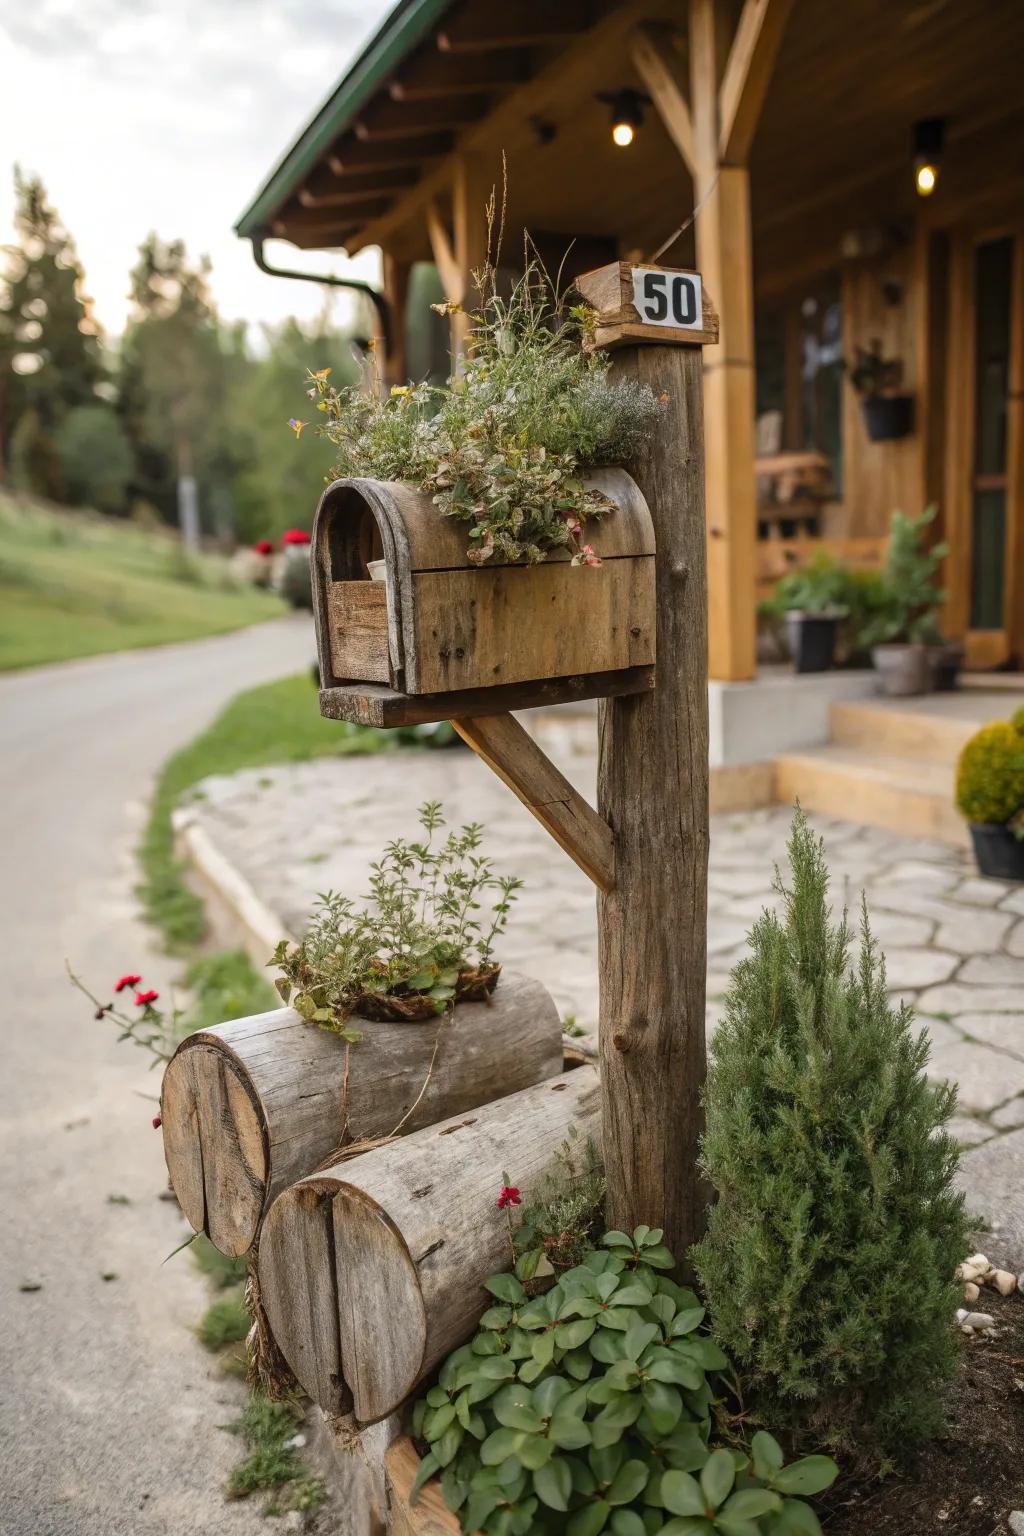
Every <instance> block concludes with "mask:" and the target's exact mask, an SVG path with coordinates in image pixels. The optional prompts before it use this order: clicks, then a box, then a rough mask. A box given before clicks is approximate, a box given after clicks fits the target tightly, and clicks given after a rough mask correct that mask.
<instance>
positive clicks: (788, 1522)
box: [773, 1499, 821, 1536]
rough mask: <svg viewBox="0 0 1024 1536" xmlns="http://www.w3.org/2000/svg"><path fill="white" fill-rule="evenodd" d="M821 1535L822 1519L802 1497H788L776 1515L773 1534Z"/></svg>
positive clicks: (780, 1535)
mask: <svg viewBox="0 0 1024 1536" xmlns="http://www.w3.org/2000/svg"><path fill="white" fill-rule="evenodd" d="M776 1533H777V1536H821V1521H820V1520H819V1519H818V1517H817V1515H816V1514H815V1512H814V1510H813V1509H812V1508H811V1506H810V1505H809V1504H805V1503H804V1502H803V1500H802V1499H787V1500H786V1502H785V1503H784V1504H783V1506H782V1513H781V1514H779V1515H778V1516H777V1517H776V1520H775V1525H774V1530H773V1536H776Z"/></svg>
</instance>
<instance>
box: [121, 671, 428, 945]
mask: <svg viewBox="0 0 1024 1536" xmlns="http://www.w3.org/2000/svg"><path fill="white" fill-rule="evenodd" d="M452 736H453V733H452V728H451V726H450V725H445V726H441V727H413V728H410V729H405V728H399V729H398V730H389V731H377V730H373V729H371V728H370V727H368V726H361V725H346V724H344V723H343V722H341V721H339V720H325V719H324V718H323V717H322V715H321V714H320V710H319V707H318V705H317V695H316V688H315V686H314V684H313V681H312V678H311V677H310V676H309V675H308V674H307V673H300V674H299V675H298V676H297V677H285V678H281V679H280V680H279V681H278V682H275V683H264V684H262V685H261V686H260V687H258V688H250V689H248V690H247V691H246V692H245V693H240V694H239V695H238V696H237V698H234V699H232V701H231V703H230V704H229V705H228V706H227V708H226V709H224V710H223V712H222V713H221V714H220V715H218V717H217V719H216V720H215V721H214V722H213V724H212V725H211V726H210V727H209V729H208V730H206V731H204V732H203V733H202V735H201V736H197V737H196V739H195V741H192V742H190V743H189V745H188V746H187V747H183V748H182V749H181V751H180V752H176V753H175V754H174V756H173V757H171V758H169V759H168V761H167V762H166V763H165V764H164V767H163V770H162V771H161V774H160V778H159V780H158V781H157V787H156V793H155V795H154V797H153V803H152V806H151V809H150V819H149V825H148V827H147V829H146V835H145V838H144V840H143V843H142V847H141V849H140V850H139V856H140V859H141V862H142V870H143V876H144V879H143V884H142V887H141V891H140V894H141V896H142V899H143V902H144V904H145V906H146V910H147V913H148V915H149V917H150V920H151V921H152V922H153V923H155V924H156V926H157V927H158V928H160V929H161V930H162V932H163V935H164V938H165V940H166V942H167V944H168V946H169V948H171V949H173V950H182V949H187V948H189V947H190V946H192V945H195V944H197V943H198V942H199V940H200V939H201V938H202V936H203V928H204V920H203V908H202V903H201V902H200V901H199V899H198V897H196V896H194V895H193V894H192V892H191V891H190V890H189V889H188V887H187V886H186V885H185V883H184V881H183V880H182V878H181V869H180V866H179V864H178V862H177V860H176V859H175V857H174V849H173V837H172V830H171V812H172V811H173V810H174V808H175V806H176V805H177V804H178V803H179V802H180V800H181V799H182V797H183V796H185V795H186V793H187V791H188V790H190V789H191V788H192V786H193V785H194V784H198V783H199V780H200V779H205V778H207V777H208V775H210V774H213V773H236V772H237V771H238V770H239V769H240V768H260V767H263V766H265V765H268V764H271V763H293V762H302V761H305V760H307V759H309V758H313V757H343V756H349V755H351V754H353V753H366V752H387V751H390V750H392V749H393V748H395V747H398V746H409V745H419V746H424V745H436V746H444V745H446V744H448V743H449V742H450V741H451V740H452ZM268 958H269V956H268Z"/></svg>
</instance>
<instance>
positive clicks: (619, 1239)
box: [601, 1230, 633, 1248]
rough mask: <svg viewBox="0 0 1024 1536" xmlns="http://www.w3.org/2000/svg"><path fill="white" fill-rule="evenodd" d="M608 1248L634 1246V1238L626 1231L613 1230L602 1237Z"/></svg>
mask: <svg viewBox="0 0 1024 1536" xmlns="http://www.w3.org/2000/svg"><path fill="white" fill-rule="evenodd" d="M601 1241H602V1243H603V1244H604V1246H605V1247H606V1248H632V1246H633V1239H632V1238H631V1237H630V1236H629V1235H628V1234H627V1233H625V1232H618V1231H615V1230H612V1231H611V1232H606V1233H605V1235H604V1237H602V1239H601Z"/></svg>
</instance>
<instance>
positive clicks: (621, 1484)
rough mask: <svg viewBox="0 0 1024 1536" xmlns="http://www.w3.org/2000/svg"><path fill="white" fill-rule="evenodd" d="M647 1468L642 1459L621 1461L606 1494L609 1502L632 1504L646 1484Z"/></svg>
mask: <svg viewBox="0 0 1024 1536" xmlns="http://www.w3.org/2000/svg"><path fill="white" fill-rule="evenodd" d="M648 1472H649V1468H648V1466H647V1463H646V1462H643V1461H636V1460H635V1461H626V1462H623V1464H622V1466H621V1467H620V1468H619V1470H618V1472H617V1473H616V1474H615V1477H614V1479H613V1481H612V1485H611V1487H610V1488H609V1489H608V1493H607V1495H606V1497H607V1499H608V1503H609V1504H632V1502H633V1500H634V1499H636V1498H639V1496H640V1494H641V1493H643V1491H644V1489H645V1488H646V1486H647V1476H648Z"/></svg>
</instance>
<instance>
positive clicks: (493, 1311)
mask: <svg viewBox="0 0 1024 1536" xmlns="http://www.w3.org/2000/svg"><path fill="white" fill-rule="evenodd" d="M511 1321H512V1308H511V1307H488V1308H487V1311H486V1312H485V1313H484V1315H483V1317H482V1318H481V1319H480V1327H481V1328H507V1327H508V1325H509V1323H510V1322H511Z"/></svg>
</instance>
